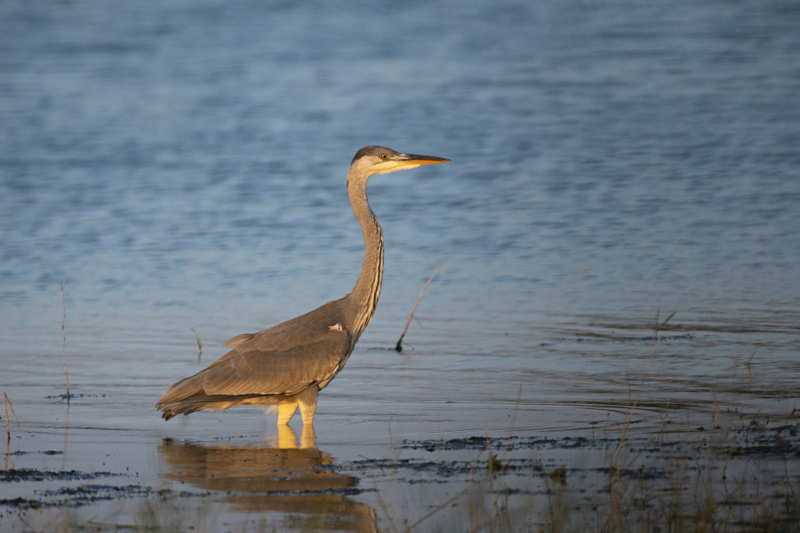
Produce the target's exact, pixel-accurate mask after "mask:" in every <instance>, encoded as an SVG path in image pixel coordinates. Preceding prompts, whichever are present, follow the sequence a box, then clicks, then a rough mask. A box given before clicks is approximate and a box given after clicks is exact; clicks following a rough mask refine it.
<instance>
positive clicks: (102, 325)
mask: <svg viewBox="0 0 800 533" xmlns="http://www.w3.org/2000/svg"><path fill="white" fill-rule="evenodd" d="M799 27H800V5H798V4H797V3H796V2H793V1H788V0H787V1H760V0H741V1H734V2H729V1H709V2H701V3H697V2H688V1H683V0H681V1H677V2H636V1H608V2H588V1H586V2H584V1H558V2H537V3H520V2H498V1H496V0H495V1H491V2H490V1H488V0H479V1H472V2H469V3H464V2H447V1H436V2H392V1H385V2H338V1H326V2H304V3H289V2H270V1H260V0H259V1H242V2H236V3H226V2H213V1H177V0H176V1H159V2H152V1H146V2H113V3H109V2H99V1H96V0H86V1H74V2H55V1H54V2H44V1H43V2H34V3H32V2H27V1H22V0H6V1H4V2H2V3H0V388H3V389H6V390H8V391H9V394H11V396H12V398H14V397H16V398H17V400H16V402H15V405H20V406H22V407H20V408H18V410H21V411H23V412H26V411H27V415H26V416H27V417H28V421H29V422H30V423H31V424H33V426H32V427H33V428H34V429H30V431H31V432H35V431H46V430H45V429H43V428H58V423H56V422H53V421H51V420H49V419H47V415H46V414H45V413H44V412H43V411H42V410H37V409H36V406H37V405H39V406H47V405H50V404H52V402H53V400H46V399H45V397H46V395H51V394H59V393H61V392H62V391H63V382H64V375H63V366H62V360H61V350H62V341H63V336H62V330H61V320H62V317H63V307H62V300H61V296H60V295H59V290H60V282H61V281H67V280H68V283H67V284H66V286H65V291H64V295H65V303H66V310H67V315H66V322H65V333H66V350H65V352H66V355H67V359H68V361H69V362H70V365H71V366H70V372H71V376H70V377H71V382H72V386H73V388H74V390H73V392H76V391H77V392H78V393H86V394H104V393H107V394H109V395H112V394H116V398H117V400H114V401H115V402H117V403H115V404H114V409H116V413H117V414H116V416H115V417H113V418H112V419H111V420H105V421H103V422H102V423H103V424H106V425H107V426H103V427H114V428H116V429H118V430H121V431H123V430H131V431H133V430H134V429H135V430H137V431H139V430H142V431H150V432H155V433H156V434H157V435H159V436H161V435H168V434H170V432H171V431H173V429H172V428H173V426H169V425H166V426H165V425H163V423H162V422H161V420H160V419H159V418H158V415H157V413H156V412H155V410H154V409H153V405H154V403H155V401H156V399H157V398H158V397H159V395H160V394H161V392H163V390H165V389H166V388H167V387H168V386H169V385H170V384H171V383H172V382H173V381H175V380H177V379H180V378H181V377H184V376H185V375H188V374H189V373H192V372H195V371H196V370H198V369H199V368H202V365H204V364H208V363H209V362H211V361H212V360H213V359H214V358H216V357H218V356H220V355H222V354H223V353H224V349H223V348H222V347H221V342H222V341H224V340H225V339H227V338H229V337H232V336H234V335H236V334H239V333H242V332H247V331H255V330H258V329H261V328H264V327H267V326H270V325H272V324H275V323H278V322H280V321H282V320H285V319H288V318H291V317H293V316H296V315H297V314H300V313H303V312H305V311H308V310H310V309H312V308H314V307H316V306H318V305H320V304H322V303H324V302H326V301H328V300H331V299H335V298H339V297H341V296H343V295H344V294H346V293H347V292H348V291H349V290H350V289H351V288H352V286H353V284H354V283H355V280H356V278H357V275H358V271H359V268H360V266H361V261H362V257H363V255H362V254H363V245H362V241H361V234H360V231H359V228H358V225H357V224H356V222H355V220H354V218H353V216H352V213H351V211H350V209H349V206H348V203H347V202H348V200H347V193H346V188H345V176H346V173H347V168H348V164H349V162H350V159H351V158H352V156H353V154H354V153H355V151H356V150H357V149H358V148H359V147H361V146H363V145H367V144H380V145H385V146H389V147H391V148H394V149H397V150H400V151H405V152H411V153H422V154H429V155H436V156H441V157H448V158H451V159H452V163H449V164H447V165H439V166H436V167H429V168H426V167H422V168H418V169H415V170H411V171H407V172H402V173H395V174H391V175H387V176H376V177H374V178H373V179H372V181H371V182H370V186H369V188H368V191H369V194H370V201H371V203H372V207H373V209H374V211H375V212H376V214H377V216H378V218H379V219H380V221H381V223H382V225H383V228H384V232H385V243H386V259H385V276H384V290H383V293H382V297H381V301H380V304H379V306H378V310H377V313H376V315H375V318H374V321H373V323H372V324H371V325H370V327H369V328H368V329H367V331H366V333H365V334H364V336H363V337H362V340H361V342H360V343H359V346H358V347H357V349H356V352H355V353H354V355H353V357H352V358H351V361H350V362H349V363H348V368H347V369H346V370H345V371H344V372H343V373H342V374H341V375H340V376H339V377H338V378H337V380H336V381H334V382H333V383H332V385H331V386H330V387H329V388H328V389H327V390H326V391H325V394H323V396H322V397H321V400H320V408H319V410H318V417H319V420H320V422H323V421H324V420H325V419H326V417H329V419H335V420H337V422H336V423H341V424H342V425H347V424H351V425H352V424H357V423H359V421H360V419H361V418H363V417H366V418H368V419H370V420H380V423H381V424H382V425H381V428H384V426H385V421H386V419H388V418H389V415H392V414H393V413H394V415H396V418H395V419H394V422H392V424H394V425H393V426H392V427H393V428H394V430H395V432H397V431H400V428H402V427H403V423H404V418H403V417H404V416H407V420H408V422H407V423H408V427H409V428H411V427H415V426H414V424H424V423H428V422H430V427H431V428H434V427H436V424H437V423H442V424H444V426H446V427H447V431H454V432H458V431H462V432H467V433H468V434H469V433H470V432H476V431H477V432H478V433H481V432H482V431H483V429H484V428H485V427H487V426H488V427H489V429H490V430H494V429H499V428H502V429H503V431H505V430H506V429H507V426H505V425H504V424H506V423H507V421H506V418H505V416H506V415H505V414H504V415H503V419H502V420H498V419H496V416H495V415H496V411H494V410H495V409H508V408H509V406H511V407H513V406H514V405H515V402H516V400H517V394H518V392H517V391H518V388H519V383H520V380H522V382H523V393H522V395H521V405H522V406H523V407H522V409H523V410H522V412H521V414H520V417H521V418H520V420H522V419H523V418H524V420H522V421H521V422H520V420H518V423H519V424H520V426H524V427H527V428H528V429H533V430H535V429H536V428H537V427H540V426H541V424H545V425H546V426H547V427H552V424H555V425H558V424H557V423H556V422H554V421H558V423H561V422H563V421H564V420H566V421H567V422H564V424H565V425H566V426H569V425H570V424H573V423H576V424H577V423H581V422H585V421H586V420H588V419H590V418H591V416H593V415H591V411H589V413H590V414H589V415H587V414H586V411H576V409H577V408H576V405H577V406H584V407H585V406H588V405H589V403H590V402H608V403H609V404H614V402H621V401H623V400H624V396H625V392H626V391H629V390H630V387H631V385H630V384H631V379H633V378H630V376H631V375H633V376H636V378H635V379H638V376H641V373H642V372H643V371H644V369H645V367H646V364H647V360H648V358H649V356H650V353H651V351H652V347H653V342H651V341H650V340H648V339H649V337H650V336H653V335H654V331H653V326H654V324H655V321H656V315H657V313H658V316H659V319H660V320H661V321H663V320H664V319H665V318H666V317H667V316H669V314H671V313H672V312H675V313H676V314H675V316H674V317H673V318H672V319H671V320H670V322H669V325H670V326H673V327H674V328H675V329H673V330H672V331H668V332H664V333H663V334H664V335H670V336H672V337H673V339H672V340H669V341H665V342H664V343H663V344H662V345H661V347H660V348H659V350H660V352H659V353H660V354H663V355H659V357H658V358H657V359H656V360H655V363H654V368H653V373H652V374H651V376H650V379H652V380H654V381H653V383H654V386H653V388H652V389H651V388H648V389H647V392H652V394H655V395H660V396H658V398H655V399H653V401H663V399H664V398H666V396H667V392H666V390H667V387H671V388H670V391H671V392H670V393H671V394H673V395H683V396H684V397H685V398H686V399H687V401H689V400H694V401H696V402H698V404H701V403H704V402H706V403H707V402H708V401H710V398H711V394H712V392H714V391H717V390H719V391H720V394H722V392H724V391H728V392H730V393H731V395H732V396H731V398H730V399H729V400H728V401H730V403H731V404H737V405H738V404H739V403H740V402H741V397H740V396H737V395H736V394H737V393H740V392H741V391H742V390H743V387H745V386H746V383H747V372H746V371H744V370H742V369H741V368H740V369H739V370H738V371H735V370H729V371H726V369H728V368H730V367H731V366H732V365H734V364H736V363H739V362H742V361H744V360H747V358H748V357H749V356H750V355H751V353H752V352H753V351H754V350H756V351H757V355H756V357H755V358H754V363H755V364H756V365H758V366H757V371H756V379H757V380H761V381H757V383H756V385H757V386H758V387H760V389H759V390H761V391H762V392H763V396H764V398H767V397H769V398H775V397H777V398H779V399H783V400H786V401H795V400H794V399H796V398H797V396H798V387H797V383H798V382H800V380H799V379H798V378H799V377H800V374H799V370H800V367H798V362H797V361H798V351H799V350H800V341H799V340H798V332H799V331H798V329H799V328H800V326H798V324H800V282H798V281H799V280H798V266H797V265H798V264H800V239H798V237H797V235H798V230H800V149H798V147H800V96H798V95H800V54H798V50H800V31H797V28H799ZM440 263H444V266H443V267H442V269H441V270H440V271H439V273H438V274H437V277H436V278H435V280H434V281H433V283H432V284H431V286H430V288H429V290H428V292H427V293H426V295H425V297H424V299H423V300H422V303H421V304H420V307H419V309H418V311H417V317H418V319H416V320H415V321H414V322H412V325H411V327H410V329H409V333H408V334H407V336H406V339H405V343H406V346H407V351H406V352H405V353H406V355H404V356H403V357H399V356H396V355H394V352H390V351H387V350H384V348H391V347H393V346H394V343H395V342H396V340H397V337H399V334H400V332H401V331H402V328H403V325H404V324H405V320H406V317H407V316H408V313H409V312H410V310H411V308H412V307H413V304H414V301H415V299H416V297H417V295H418V294H419V291H420V290H421V288H422V286H423V285H424V283H425V281H426V280H427V279H428V277H429V276H430V274H431V273H432V272H433V270H434V268H435V267H436V266H437V265H438V264H440ZM191 328H195V329H196V331H197V332H198V335H199V337H200V339H201V340H202V342H203V345H204V353H203V356H202V363H198V362H197V346H196V341H195V336H194V333H193V332H192V331H191ZM620 337H629V339H627V340H626V342H616V341H615V340H611V339H617V338H620ZM647 392H646V393H647ZM326 398H327V400H326ZM721 399H722V398H721ZM326 401H327V406H326ZM446 401H447V402H451V404H452V402H455V405H457V406H463V411H458V407H453V409H456V410H455V411H450V412H449V414H441V409H442V405H445V402H446ZM26 403H27V404H28V405H29V407H30V408H29V409H26V408H25V405H26ZM78 403H80V401H79V402H78ZM84 403H85V409H87V410H91V409H95V408H97V407H96V406H95V407H92V404H93V400H90V399H86V400H85V402H84ZM543 405H545V406H548V407H546V408H542V406H543ZM404 406H405V407H404ZM773 407H774V408H775V409H776V410H777V411H785V410H786V407H785V406H784V405H779V406H777V407H775V406H773ZM71 409H72V414H71V416H72V417H73V421H74V420H75V419H76V417H80V416H81V415H80V412H81V411H80V409H79V408H78V407H76V406H75V405H73V406H72V408H71ZM103 409H105V408H103ZM476 409H478V411H476ZM526 409H527V410H529V411H525V410H526ZM587 409H588V407H587ZM765 409H768V407H765ZM404 410H405V411H406V413H405V415H404V412H403V411H404ZM788 410H789V411H791V408H789V409H788ZM45 411H46V410H45ZM543 411H547V412H543ZM398 412H399V414H397V413H398ZM526 412H527V413H528V415H525V413H526ZM107 413H108V411H107V410H105V411H103V415H106V414H107ZM412 413H413V414H412ZM419 413H422V414H420V415H419V416H417V414H419ZM575 413H579V414H575ZM195 416H196V418H194V417H190V418H189V419H186V420H187V421H188V422H187V424H188V426H186V427H185V428H189V429H185V428H184V430H182V431H189V432H191V431H194V430H196V431H199V428H200V427H202V425H203V424H204V423H205V422H204V421H207V420H209V419H210V418H203V417H204V416H208V417H213V420H214V421H215V422H214V423H215V424H216V425H218V426H220V427H225V428H227V429H225V430H222V431H235V432H237V434H238V430H239V428H240V427H249V426H248V424H251V423H252V420H253V419H254V417H259V416H260V415H258V414H257V413H253V412H252V411H248V410H239V411H236V412H230V413H226V414H225V415H224V416H223V415H220V414H219V413H217V414H214V415H195ZM525 416H527V418H525ZM548 416H552V418H548ZM604 416H605V414H598V415H597V417H599V418H602V417H604ZM335 417H340V418H335ZM87 418H89V419H91V420H87V421H86V424H87V426H86V427H88V428H91V427H93V426H92V424H94V423H100V422H97V421H96V420H95V419H94V418H92V417H89V416H88V415H87ZM218 419H219V420H221V421H222V422H219V423H217V422H216V421H217V420H218ZM248 421H250V422H248ZM273 423H274V422H270V423H269V424H270V427H271V425H272V424H273ZM37 424H38V425H37ZM220 424H222V425H220ZM225 424H231V425H232V427H233V428H234V429H233V430H231V429H230V427H231V426H226V425H225ZM265 424H266V423H265ZM323 424H324V422H323ZM181 427H184V426H181ZM264 427H266V426H264ZM426 427H427V426H426ZM559 427H562V426H559ZM126 428H127V429H126ZM192 428H195V429H194V430H193V429H192ZM258 428H259V431H261V426H259V427H258ZM384 429H385V428H384ZM384 429H381V431H383V430H384ZM53 431H56V430H53ZM87 431H89V433H90V434H91V431H90V430H88V429H87ZM353 431H356V432H357V430H353ZM408 431H412V430H411V429H408ZM430 431H435V429H430ZM333 432H334V430H333V429H331V430H330V431H329V432H328V437H327V438H328V440H329V441H330V442H334V441H336V439H337V438H338V437H334V436H331V435H332V434H333ZM318 434H319V435H320V439H321V440H323V441H324V440H325V438H326V437H325V431H324V430H320V429H319V428H318ZM481 434H482V433H481ZM72 435H73V436H74V435H75V433H74V432H73V434H72ZM71 438H72V437H71ZM76 438H77V437H76ZM81 438H85V439H86V441H87V442H88V441H92V439H97V438H99V437H97V435H94V436H91V435H88V434H87V435H86V436H84V437H81ZM65 439H66V437H65ZM101 440H102V438H101ZM145 440H146V439H145ZM146 442H148V443H151V444H152V442H158V439H157V438H156V439H153V440H151V441H146ZM336 442H338V441H336ZM143 461H144V462H147V461H146V460H143Z"/></svg>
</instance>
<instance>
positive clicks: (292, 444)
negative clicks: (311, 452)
mask: <svg viewBox="0 0 800 533" xmlns="http://www.w3.org/2000/svg"><path fill="white" fill-rule="evenodd" d="M278 448H280V449H282V450H294V449H295V448H297V433H295V432H294V430H293V429H292V428H290V427H289V425H288V424H278Z"/></svg>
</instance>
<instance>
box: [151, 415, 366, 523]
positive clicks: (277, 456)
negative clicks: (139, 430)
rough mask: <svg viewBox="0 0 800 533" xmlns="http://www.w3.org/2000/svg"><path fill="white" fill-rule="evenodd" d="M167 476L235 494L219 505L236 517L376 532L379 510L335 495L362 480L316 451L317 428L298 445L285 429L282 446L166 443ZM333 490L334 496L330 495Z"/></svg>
mask: <svg viewBox="0 0 800 533" xmlns="http://www.w3.org/2000/svg"><path fill="white" fill-rule="evenodd" d="M159 452H160V455H161V458H162V460H163V463H164V466H165V469H166V473H165V474H162V475H163V477H165V478H167V479H171V480H173V481H180V482H183V483H187V484H190V485H193V486H196V487H199V488H201V489H205V490H213V491H220V492H226V493H230V494H228V495H226V496H225V497H224V498H222V499H221V500H220V501H222V502H225V503H226V504H229V505H230V508H231V510H232V511H234V512H240V513H241V512H247V513H252V512H276V513H285V514H287V515H292V516H293V517H297V516H301V517H302V520H303V522H305V523H304V526H306V527H311V528H312V529H314V530H318V531H332V530H335V531H354V532H374V531H377V518H376V513H375V510H374V509H372V508H371V507H369V506H368V505H364V504H362V503H358V502H356V501H353V500H352V499H350V498H348V497H347V496H345V495H344V494H336V493H335V491H337V490H340V491H345V490H346V489H352V488H354V487H356V486H357V485H358V482H359V478H357V477H355V476H348V475H343V474H339V473H337V472H335V471H333V470H332V469H331V468H329V467H331V466H332V465H333V458H332V457H331V456H330V455H329V454H327V453H325V452H322V451H320V450H319V449H317V447H316V443H315V438H314V435H313V429H312V430H311V433H310V434H309V428H304V431H303V436H302V438H301V439H300V446H299V447H298V446H297V436H296V434H295V433H294V431H293V430H292V429H291V428H290V427H289V426H285V427H284V428H282V429H281V433H280V435H279V445H278V446H277V447H265V446H252V447H236V446H205V445H201V444H193V443H190V442H185V443H177V442H174V441H173V440H172V439H165V440H164V442H163V444H162V445H161V446H159ZM331 491H333V492H334V493H331Z"/></svg>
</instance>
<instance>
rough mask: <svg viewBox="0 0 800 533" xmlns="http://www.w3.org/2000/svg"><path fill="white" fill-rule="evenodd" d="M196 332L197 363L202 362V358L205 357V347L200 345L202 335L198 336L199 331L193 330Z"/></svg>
mask: <svg viewBox="0 0 800 533" xmlns="http://www.w3.org/2000/svg"><path fill="white" fill-rule="evenodd" d="M192 331H193V332H194V339H195V340H196V341H197V350H198V352H197V362H198V363H199V362H200V358H201V357H203V345H202V344H201V343H200V335H198V334H197V331H196V330H195V329H194V328H192Z"/></svg>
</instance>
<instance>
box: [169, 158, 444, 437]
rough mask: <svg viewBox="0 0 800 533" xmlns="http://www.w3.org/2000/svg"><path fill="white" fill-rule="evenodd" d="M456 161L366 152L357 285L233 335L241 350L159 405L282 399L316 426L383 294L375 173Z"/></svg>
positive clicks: (352, 190)
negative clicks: (369, 187)
mask: <svg viewBox="0 0 800 533" xmlns="http://www.w3.org/2000/svg"><path fill="white" fill-rule="evenodd" d="M447 161H449V160H448V159H442V158H438V157H430V156H416V155H407V154H400V153H398V152H395V151H394V150H390V149H388V148H383V147H380V146H366V147H364V148H362V149H361V150H359V151H358V152H357V153H356V155H355V157H354V158H353V162H352V163H351V165H350V172H349V173H348V175H347V187H348V191H349V195H350V205H351V206H352V208H353V213H354V214H355V216H356V219H357V220H358V222H359V224H361V231H362V234H363V236H364V248H365V252H364V263H363V265H362V267H361V275H360V276H359V278H358V281H357V282H356V285H355V287H354V288H353V291H352V292H351V293H350V294H348V295H347V296H345V297H344V298H342V299H340V300H335V301H332V302H328V303H326V304H325V305H323V306H322V307H319V308H317V309H315V310H313V311H311V312H310V313H306V314H305V315H302V316H299V317H297V318H293V319H291V320H288V321H286V322H283V323H281V324H278V325H277V326H273V327H271V328H268V329H265V330H262V331H259V332H258V333H255V334H249V333H246V334H243V335H238V336H236V337H233V338H232V339H229V340H228V341H227V342H226V343H225V345H226V346H230V347H232V348H233V349H232V350H231V351H230V352H228V353H227V354H225V355H223V356H222V357H220V358H219V359H218V360H217V361H215V362H214V363H213V364H211V365H210V366H209V367H208V368H206V369H204V370H202V371H200V372H198V373H197V374H195V375H193V376H190V377H188V378H185V379H183V380H181V381H179V382H177V383H175V384H174V385H172V386H171V387H170V388H169V389H168V390H167V392H165V393H164V395H163V396H162V397H161V399H160V400H159V401H158V403H157V404H156V408H157V409H160V410H162V411H163V412H164V413H163V417H164V418H165V419H167V420H169V419H170V418H172V417H174V416H176V415H179V414H184V415H188V414H190V413H193V412H195V411H199V410H201V409H211V410H218V409H228V408H230V407H237V406H239V405H255V406H261V405H277V406H278V423H279V424H286V423H288V422H289V420H290V419H291V417H292V416H293V415H294V413H295V411H296V410H297V407H298V406H299V407H300V413H301V415H302V417H303V423H304V424H311V423H312V422H313V419H314V411H315V409H316V404H317V394H318V393H319V391H320V390H322V389H323V388H325V386H326V385H327V384H328V383H329V382H330V381H331V380H332V379H333V378H334V377H335V376H336V374H338V373H339V371H341V369H342V368H343V367H344V365H345V363H346V362H347V359H348V358H349V357H350V354H351V353H352V352H353V348H354V347H355V345H356V342H357V341H358V338H359V337H360V336H361V333H362V332H363V331H364V328H366V327H367V324H369V321H370V320H371V319H372V315H373V314H374V312H375V307H376V305H377V304H378V298H379V296H380V293H381V282H382V279H383V232H382V231H381V226H380V224H379V223H378V219H377V218H376V217H375V214H374V213H373V212H372V209H370V207H369V203H368V202H367V193H366V184H367V180H368V179H369V177H370V176H372V175H374V174H385V173H388V172H394V171H395V170H402V169H404V168H413V167H416V166H419V165H423V164H436V163H445V162H447Z"/></svg>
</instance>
